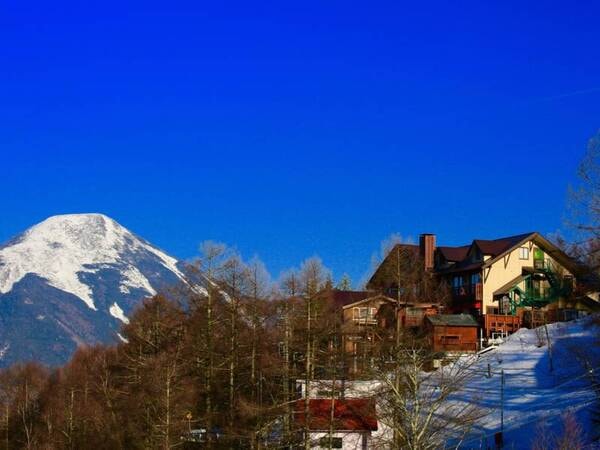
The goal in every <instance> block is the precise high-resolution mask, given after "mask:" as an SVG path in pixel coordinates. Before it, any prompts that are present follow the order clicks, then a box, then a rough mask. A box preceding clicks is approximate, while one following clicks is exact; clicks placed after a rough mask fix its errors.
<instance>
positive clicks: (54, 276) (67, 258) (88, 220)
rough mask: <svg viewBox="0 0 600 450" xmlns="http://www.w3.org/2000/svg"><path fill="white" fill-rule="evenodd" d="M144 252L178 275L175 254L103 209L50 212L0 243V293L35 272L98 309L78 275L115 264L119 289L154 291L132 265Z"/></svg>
mask: <svg viewBox="0 0 600 450" xmlns="http://www.w3.org/2000/svg"><path fill="white" fill-rule="evenodd" d="M144 253H145V254H147V255H150V256H151V257H154V258H156V259H158V260H159V261H160V263H161V264H162V265H163V266H165V267H166V268H167V269H169V270H170V271H172V272H174V273H175V274H176V275H177V276H178V277H180V278H181V277H182V276H181V273H180V272H179V270H178V269H177V266H176V264H177V261H176V260H175V259H174V258H172V257H170V256H168V255H166V254H165V253H163V252H162V251H160V250H159V249H158V248H156V247H154V246H152V245H150V244H149V243H147V242H146V241H144V240H142V239H140V238H139V237H137V236H136V235H134V234H133V233H131V232H130V231H129V230H127V229H126V228H125V227H123V226H121V225H120V224H119V223H117V222H116V221H115V220H113V219H111V218H110V217H108V216H105V215H104V214H97V213H94V214H64V215H57V216H52V217H49V218H48V219H46V220H44V221H43V222H40V223H38V224H37V225H34V226H33V227H31V228H29V229H28V230H27V231H25V233H23V234H21V235H20V236H18V237H17V238H16V239H13V240H12V241H11V242H10V243H9V244H8V245H6V246H4V247H0V293H7V292H9V291H10V290H11V289H12V288H13V286H14V285H15V283H18V282H19V281H20V280H22V279H23V278H24V277H25V276H26V275H27V274H34V275H37V276H39V277H41V278H44V279H46V280H47V281H48V283H49V284H50V285H51V286H53V287H55V288H57V289H60V290H63V291H65V292H68V293H71V294H73V295H75V296H77V297H79V298H80V299H81V300H83V301H84V302H85V303H86V304H87V305H88V307H90V308H91V309H96V305H95V304H94V300H93V292H92V289H91V288H90V286H88V285H87V284H86V283H85V282H84V281H83V280H82V278H83V275H84V274H86V273H94V272H97V271H98V270H99V269H102V268H106V267H107V266H118V267H119V270H120V272H121V273H122V277H123V280H122V282H121V287H122V288H123V289H125V290H128V289H129V288H140V289H143V290H145V291H146V292H147V293H148V294H154V293H155V292H156V291H155V290H154V288H153V287H152V286H151V284H150V283H149V281H148V280H147V278H146V277H144V276H143V275H142V274H141V273H140V271H139V270H138V269H137V268H136V263H135V261H136V259H139V257H140V255H142V254H144Z"/></svg>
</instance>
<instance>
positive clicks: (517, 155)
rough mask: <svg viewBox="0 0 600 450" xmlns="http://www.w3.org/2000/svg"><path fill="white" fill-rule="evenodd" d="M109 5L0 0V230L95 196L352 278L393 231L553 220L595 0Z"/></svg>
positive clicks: (577, 126) (599, 100)
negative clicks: (316, 262)
mask: <svg viewBox="0 0 600 450" xmlns="http://www.w3.org/2000/svg"><path fill="white" fill-rule="evenodd" d="M83 3H87V5H85V6H82V4H83ZM125 3H129V2H114V3H113V2H109V1H103V2H98V3H96V4H93V3H90V2H77V3H70V2H69V3H66V2H23V1H6V2H3V4H2V6H1V7H0V42H2V45H1V46H0V69H1V70H0V154H1V166H0V176H1V177H0V195H1V201H0V205H1V208H0V211H1V212H0V241H3V240H6V239H8V238H9V237H11V236H13V235H15V234H17V233H18V232H20V231H22V230H24V229H25V228H27V227H28V226H30V225H32V224H34V223H36V222H39V221H41V220H43V219H44V218H46V217H47V216H50V215H53V214H58V213H72V212H103V213H105V214H107V215H109V216H111V217H113V218H114V219H116V220H117V221H119V222H120V223H122V224H123V225H125V226H127V227H128V228H130V229H131V230H133V231H134V232H136V233H138V234H140V235H141V236H143V237H145V238H147V239H148V240H150V241H151V242H153V243H155V244H157V245H158V246H160V247H162V248H163V249H165V250H166V251H168V252H169V253H171V254H173V255H174V256H177V257H180V258H187V257H191V256H193V255H194V254H196V253H197V245H198V243H199V242H200V241H202V240H205V239H213V240H220V241H224V242H227V243H229V244H234V245H236V246H237V247H238V248H239V249H240V250H241V252H242V253H243V254H244V255H245V256H247V257H250V256H252V255H253V254H255V253H257V254H258V255H259V256H260V257H261V258H262V259H264V261H265V262H266V263H267V266H268V268H269V269H270V270H271V271H272V272H273V273H274V274H275V275H277V273H278V272H279V271H281V270H282V269H284V268H286V267H290V266H294V265H297V264H298V263H299V262H300V261H301V260H302V259H304V258H305V257H308V256H311V255H313V254H315V253H318V254H319V255H320V256H321V257H322V258H323V260H324V262H325V263H326V264H327V265H328V266H330V267H331V268H332V269H333V270H334V273H335V275H336V277H337V276H339V275H341V273H342V272H348V273H350V274H351V276H352V278H353V279H354V280H355V281H357V280H358V279H360V278H361V277H362V276H363V275H364V273H365V272H366V271H367V270H368V269H369V266H370V258H371V255H372V253H373V252H376V251H378V250H379V243H380V241H381V240H382V239H384V238H386V237H387V236H388V235H390V233H393V232H399V233H401V234H402V235H404V236H413V237H417V236H418V234H419V233H420V232H434V233H437V234H438V241H439V242H441V243H445V244H448V245H452V244H462V243H466V242H468V241H470V240H471V239H472V238H474V237H479V238H493V237H500V236H504V235H509V234H513V233H520V232H525V231H530V230H539V231H541V232H544V233H548V232H554V231H556V230H557V229H559V228H560V227H561V226H562V217H563V214H564V204H565V197H566V189H567V185H568V183H569V182H572V180H573V179H574V174H575V171H576V166H577V164H578V161H579V159H580V158H581V156H582V155H583V152H584V150H585V146H586V141H587V139H588V138H589V137H590V136H591V135H592V134H594V133H595V132H596V131H597V129H599V128H600V45H599V44H600V27H599V26H598V17H599V14H600V6H598V3H597V2H578V3H575V2H563V3H562V4H559V3H556V4H550V3H548V2H539V3H538V4H534V3H533V2H494V3H495V4H491V3H492V2H482V1H477V2H447V1H444V2H411V3H410V4H408V3H407V4H401V3H400V2H388V3H379V2H363V3H353V2H348V1H343V2H315V3H314V4H311V3H309V2H307V1H302V2H297V4H295V5H292V4H288V3H290V2H281V1H279V2H273V3H262V2H240V3H236V2H193V4H189V5H185V4H182V3H178V2H176V1H170V2H160V3H156V4H155V5H153V4H151V3H150V2H139V3H137V4H135V5H134V4H132V3H129V5H133V6H125ZM209 3H210V5H209ZM524 3H527V4H528V6H527V7H524V6H523V4H524ZM594 4H595V5H594Z"/></svg>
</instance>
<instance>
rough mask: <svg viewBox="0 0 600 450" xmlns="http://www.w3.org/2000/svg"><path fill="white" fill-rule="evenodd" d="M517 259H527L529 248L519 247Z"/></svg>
mask: <svg viewBox="0 0 600 450" xmlns="http://www.w3.org/2000/svg"><path fill="white" fill-rule="evenodd" d="M519 259H529V249H528V248H527V247H521V248H519Z"/></svg>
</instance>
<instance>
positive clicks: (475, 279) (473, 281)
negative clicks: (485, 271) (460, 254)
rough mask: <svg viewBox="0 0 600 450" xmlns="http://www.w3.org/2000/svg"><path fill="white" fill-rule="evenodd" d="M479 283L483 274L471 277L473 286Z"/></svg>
mask: <svg viewBox="0 0 600 450" xmlns="http://www.w3.org/2000/svg"><path fill="white" fill-rule="evenodd" d="M479 283H481V274H479V273H474V274H473V275H471V284H473V285H475V284H479Z"/></svg>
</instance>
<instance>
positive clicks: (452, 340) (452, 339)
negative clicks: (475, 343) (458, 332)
mask: <svg viewBox="0 0 600 450" xmlns="http://www.w3.org/2000/svg"><path fill="white" fill-rule="evenodd" d="M440 342H441V343H442V344H458V343H459V342H460V336H455V335H446V336H440Z"/></svg>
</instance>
